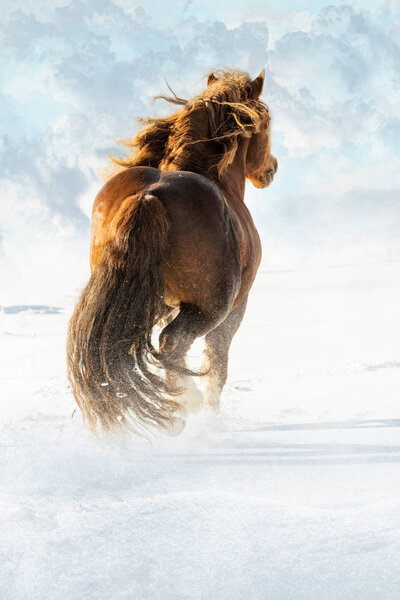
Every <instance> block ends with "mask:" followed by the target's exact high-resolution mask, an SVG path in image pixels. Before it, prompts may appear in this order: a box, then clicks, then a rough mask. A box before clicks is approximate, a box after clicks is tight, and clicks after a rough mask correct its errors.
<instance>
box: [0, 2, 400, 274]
mask: <svg viewBox="0 0 400 600" xmlns="http://www.w3.org/2000/svg"><path fill="white" fill-rule="evenodd" d="M317 4H318V5H320V3H314V5H315V6H316V5H317ZM228 5H229V6H231V7H232V10H231V12H229V10H228V8H229V6H228ZM166 6H167V5H166V4H165V3H159V4H157V3H156V2H145V3H142V6H138V5H137V3H135V2H126V3H125V2H116V1H114V2H112V1H111V0H101V2H98V0H96V1H95V0H86V1H85V2H78V1H76V0H73V1H69V0H58V1H54V0H51V2H41V3H40V6H39V5H38V4H36V3H35V4H32V6H31V7H30V8H29V9H27V8H26V5H25V3H24V2H14V3H13V4H10V8H9V10H8V11H4V18H3V21H2V23H1V24H0V43H1V45H2V47H3V50H4V51H3V52H2V53H1V54H0V78H1V80H2V92H3V95H2V96H0V118H1V119H2V124H3V138H2V140H1V143H0V177H1V178H2V181H3V183H2V208H3V214H6V217H7V218H6V225H4V224H3V225H2V230H3V231H2V234H1V235H2V246H3V255H6V256H7V260H9V261H10V260H17V255H18V253H20V254H21V256H22V255H23V256H24V257H25V256H29V255H33V254H34V253H35V251H36V250H37V249H38V247H39V245H40V244H42V243H43V240H46V242H45V245H44V246H43V248H46V249H43V251H42V253H41V256H42V257H45V256H47V255H48V256H49V258H48V260H49V261H50V259H51V254H52V253H51V247H52V244H55V243H56V240H60V239H64V243H65V244H71V246H70V248H71V252H72V254H73V246H74V244H73V241H74V240H78V239H79V240H81V239H84V238H85V236H87V234H88V215H89V213H90V204H91V197H92V196H93V198H94V195H95V192H96V191H97V189H98V188H99V187H100V186H101V182H100V181H99V180H98V179H97V175H96V173H97V171H98V170H100V169H101V168H102V167H104V166H105V165H106V164H107V161H106V155H107V154H109V153H115V152H118V150H117V147H116V144H115V138H118V137H121V136H129V135H131V134H132V133H133V132H134V130H135V127H136V124H135V117H137V116H140V115H142V116H143V115H146V114H149V113H155V114H164V113H165V112H167V111H168V110H170V107H168V106H164V105H163V104H162V103H161V102H159V103H156V104H154V105H152V104H151V102H150V98H151V96H153V95H154V94H157V93H160V92H162V91H163V90H165V84H164V76H167V78H168V80H169V81H170V83H171V84H172V85H173V87H174V88H175V89H176V91H177V93H178V94H180V95H183V96H190V95H192V94H193V93H197V92H198V91H199V90H200V89H201V87H202V85H204V81H203V80H202V76H203V75H204V74H205V73H206V72H207V71H208V70H211V69H213V68H218V67H224V66H225V67H239V68H242V69H245V70H248V71H249V72H250V73H251V74H254V75H256V74H257V73H258V72H259V70H260V69H261V68H263V67H264V66H267V81H266V85H265V98H266V100H267V102H268V104H269V106H270V108H271V112H272V117H273V129H274V148H273V150H274V152H275V153H276V154H277V156H278V159H279V161H280V169H279V172H278V176H277V179H276V182H274V184H273V186H272V187H271V189H269V190H267V191H266V192H257V194H258V195H257V196H256V195H255V194H256V192H255V193H254V195H253V192H250V198H251V200H250V201H251V203H252V205H253V208H254V211H255V214H256V217H257V219H258V222H259V224H260V227H261V229H262V230H263V231H264V233H265V234H266V235H270V236H271V237H272V238H273V237H274V224H273V222H272V221H271V219H278V220H279V219H281V220H282V222H288V221H287V219H289V220H290V222H291V223H292V224H296V228H297V230H298V231H302V232H304V235H303V236H302V240H303V241H306V240H307V239H308V238H310V239H311V238H312V237H313V232H314V233H316V232H317V229H318V227H320V226H321V219H320V216H321V207H325V208H326V207H327V206H328V204H327V203H326V202H324V201H321V200H320V199H321V197H329V198H332V194H333V195H334V198H336V200H337V202H336V208H335V211H333V212H331V213H329V214H330V218H331V226H332V227H333V228H334V226H335V223H339V222H340V221H341V219H342V218H343V217H344V218H345V217H346V209H345V202H344V198H345V197H348V194H350V195H351V194H353V196H352V197H353V198H354V206H355V207H356V206H357V205H358V206H359V210H360V214H363V211H364V210H365V202H363V201H362V200H361V196H360V194H361V193H362V194H364V195H365V197H368V195H369V194H370V192H371V193H372V192H373V194H372V196H370V197H372V198H373V200H372V201H371V202H370V203H369V205H368V207H369V208H368V211H369V213H370V214H371V215H372V216H371V219H372V218H373V214H374V211H376V214H377V215H378V213H379V215H381V216H382V214H383V213H382V211H381V209H380V206H379V202H380V198H381V196H380V194H382V193H384V194H388V193H396V189H398V185H399V181H398V174H397V171H398V169H397V161H396V158H395V157H396V153H397V154H398V149H399V145H400V134H399V131H400V127H399V123H400V108H399V107H400V102H399V93H400V70H399V69H398V64H399V56H400V50H399V44H398V41H397V40H398V33H399V31H398V29H399V28H398V26H396V24H395V22H394V21H393V19H389V18H388V16H387V15H388V14H389V12H388V11H389V10H392V11H394V10H395V9H396V7H394V8H393V7H389V8H386V13H385V11H384V10H383V9H382V8H379V7H378V8H376V9H375V10H374V11H373V12H372V13H369V12H368V11H363V10H360V9H355V8H354V6H353V7H349V6H333V7H329V8H326V9H323V10H321V11H320V12H319V14H318V15H316V14H315V10H312V8H311V5H310V7H309V8H308V9H307V11H304V9H300V8H299V9H298V10H293V9H286V8H285V6H284V5H282V7H281V8H280V9H279V11H269V10H267V9H266V5H265V4H263V3H255V4H253V5H252V6H251V7H250V9H251V10H250V11H249V13H248V19H249V22H245V16H244V13H243V6H242V4H240V3H234V2H233V3H231V2H229V3H225V4H221V5H219V7H214V4H213V3H211V2H208V1H207V2H202V3H192V4H191V3H187V4H186V5H185V6H183V5H182V6H180V7H178V6H174V7H172V8H171V10H169V9H168V10H167V9H166V8H165V7H166ZM293 6H295V5H293ZM157 7H158V8H159V11H158V12H157V10H158V8H157ZM382 7H383V4H382ZM156 9H157V10H156ZM228 13H229V15H228ZM393 14H394V13H393ZM246 18H247V17H246ZM398 130H399V131H398ZM121 152H122V150H121ZM296 194H298V195H299V196H300V197H301V198H302V207H303V209H304V210H297V209H296V210H295V207H296ZM354 194H355V195H354ZM357 194H358V195H357ZM346 195H347V196H346ZM253 198H254V201H253V200H252V199H253ZM307 198H309V199H310V200H309V201H307ZM304 199H306V200H304ZM268 202H269V203H270V204H269V205H268V204H267V203H268ZM267 205H268V206H270V207H271V206H273V207H274V210H273V212H272V213H268V212H265V206H267ZM306 207H307V208H306ZM325 208H323V210H325ZM395 208H396V207H395V206H394V204H393V203H392V204H390V203H388V202H384V203H383V209H382V210H384V211H386V212H385V214H386V215H387V216H390V215H391V214H392V212H393V211H394V210H395ZM323 210H322V212H323ZM355 214H356V208H354V210H353V211H352V213H351V216H350V218H351V219H353V220H355V219H356V216H355ZM379 218H380V217H379ZM385 218H386V217H385ZM385 218H383V217H382V219H381V221H380V222H381V223H384V222H386V221H388V219H386V221H385ZM328 221H329V220H328ZM389 221H390V219H389ZM393 223H397V221H396V220H393ZM328 225H329V223H325V224H324V227H326V228H327V227H328ZM387 226H388V227H389V225H387ZM394 226H395V225H393V227H394ZM396 226H397V225H396ZM275 229H276V228H275ZM392 229H393V228H391V229H390V231H392ZM278 230H279V228H278ZM278 230H277V231H276V232H275V233H278ZM307 231H308V234H306V232H307ZM325 231H327V229H325ZM388 231H389V230H388ZM279 233H282V231H279ZM286 233H289V232H286ZM375 233H376V234H377V232H376V231H375ZM360 235H361V233H360ZM388 235H389V232H388ZM390 235H391V234H390ZM294 237H296V236H294ZM300 237H301V236H300ZM86 239H87V237H86ZM23 241H24V243H25V249H24V251H23V252H22V250H21V248H22V246H23ZM78 246H79V248H80V252H81V246H80V245H79V244H78V245H77V247H78ZM41 247H42V246H41ZM24 260H25V258H24ZM65 260H66V261H67V263H68V260H70V261H71V264H72V262H73V261H74V260H75V258H73V257H72V255H71V257H68V256H66V257H65ZM20 264H21V265H23V264H24V261H23V260H22V258H21V260H20ZM74 264H75V263H74ZM48 265H50V262H49V263H48ZM21 268H22V267H21Z"/></svg>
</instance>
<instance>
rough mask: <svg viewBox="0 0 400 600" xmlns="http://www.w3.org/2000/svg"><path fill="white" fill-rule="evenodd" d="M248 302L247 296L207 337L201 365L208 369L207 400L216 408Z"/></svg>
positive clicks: (206, 382)
mask: <svg viewBox="0 0 400 600" xmlns="http://www.w3.org/2000/svg"><path fill="white" fill-rule="evenodd" d="M246 304H247V298H246V299H245V300H244V301H243V302H242V304H240V305H239V306H238V307H236V308H235V309H234V310H233V311H232V312H230V313H229V314H228V316H227V317H226V319H225V320H224V321H222V323H220V325H218V327H216V328H215V329H213V330H212V331H210V332H209V333H207V335H206V337H205V348H204V361H203V364H202V367H201V370H202V371H208V373H207V375H206V376H205V377H204V393H205V402H206V404H207V405H208V406H210V407H211V408H214V409H216V410H217V409H218V408H219V399H220V395H221V392H222V388H223V387H224V385H225V382H226V379H227V376H228V352H229V347H230V345H231V342H232V339H233V336H234V335H235V333H236V332H237V330H238V328H239V325H240V323H241V322H242V319H243V316H244V313H245V310H246Z"/></svg>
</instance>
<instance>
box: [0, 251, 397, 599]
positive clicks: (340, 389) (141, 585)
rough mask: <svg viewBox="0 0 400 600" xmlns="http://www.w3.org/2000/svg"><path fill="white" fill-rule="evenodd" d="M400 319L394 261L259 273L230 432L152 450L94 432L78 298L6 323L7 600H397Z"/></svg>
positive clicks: (219, 430) (164, 442)
mask: <svg viewBox="0 0 400 600" xmlns="http://www.w3.org/2000/svg"><path fill="white" fill-rule="evenodd" d="M399 305H400V263H398V262H393V263H385V264H377V265H374V266H371V265H369V266H360V265H359V266H337V267H331V268H322V267H321V268H315V269H309V270H307V269H305V270H303V271H301V270H296V271H285V272H282V271H281V272H267V271H264V272H262V273H260V274H259V276H258V279H257V282H256V284H255V286H254V289H253V293H252V297H251V302H250V305H249V308H248V313H247V315H246V319H245V321H244V323H243V325H242V327H241V329H240V330H239V332H238V334H237V336H236V338H235V341H234V343H233V345H232V349H231V368H230V377H229V381H228V384H227V386H226V389H225V391H224V396H223V402H222V410H221V416H220V418H219V419H218V420H217V419H215V418H214V419H213V418H210V417H209V416H207V415H206V416H204V415H203V416H200V417H197V418H195V419H193V420H192V421H191V422H190V423H189V424H188V426H187V429H186V430H185V431H184V433H183V434H182V435H181V436H179V437H177V438H169V437H166V436H160V438H159V439H156V440H154V442H153V444H149V443H146V442H143V441H138V440H135V439H116V438H111V439H107V438H104V437H99V438H96V437H94V436H92V435H91V434H89V433H88V432H87V431H86V429H85V428H84V427H83V425H82V422H81V417H80V414H79V412H78V411H75V404H74V401H73V398H72V395H71V393H70V391H69V390H68V388H67V382H66V378H65V352H64V346H65V330H66V324H67V320H68V317H69V314H70V312H71V310H72V303H71V300H66V301H65V302H60V303H59V304H58V305H57V306H47V305H46V306H45V305H30V306H29V305H22V306H20V305H8V306H5V307H3V314H2V317H1V318H2V325H1V331H2V333H1V346H0V365H1V374H0V378H1V381H0V384H1V414H0V435H1V437H0V444H1V459H0V461H1V462H0V465H1V466H0V468H1V490H0V531H1V535H0V565H1V566H0V598H2V599H3V600H25V599H26V600H44V599H46V600H48V599H49V600H69V599H71V600H77V599H79V600H81V599H82V600H103V599H107V600H108V599H112V600H122V599H124V600H125V599H126V600H132V599H142V598H143V599H153V598H154V599H155V598H157V599H162V600H167V599H171V600H175V599H184V598H187V599H207V600H208V599H218V600H219V599H229V600H234V599H239V598H240V599H246V600H251V599H257V600H258V599H271V600H278V599H282V600H288V599H292V598H293V599H296V600H300V599H304V600H314V599H315V600H325V599H335V600H336V599H340V600H347V599H348V600H364V599H365V600H367V599H368V600H370V599H371V600H378V599H379V600H380V599H382V600H392V599H393V600H397V598H399V594H400V574H399V557H400V468H399V467H400V464H399V463H400V410H399V406H398V398H399V389H400V345H399V340H400V320H399V319H398V307H399ZM199 352H200V345H199V344H197V345H195V347H194V348H193V349H192V356H193V360H194V361H195V360H196V358H198V356H199Z"/></svg>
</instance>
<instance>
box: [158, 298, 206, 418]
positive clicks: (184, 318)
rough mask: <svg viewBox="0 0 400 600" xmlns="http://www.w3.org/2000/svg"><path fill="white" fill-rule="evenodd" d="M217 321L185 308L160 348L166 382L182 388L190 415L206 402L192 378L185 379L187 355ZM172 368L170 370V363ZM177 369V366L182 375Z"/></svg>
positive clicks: (164, 332) (168, 328) (162, 336)
mask: <svg viewBox="0 0 400 600" xmlns="http://www.w3.org/2000/svg"><path fill="white" fill-rule="evenodd" d="M214 322H215V319H214V318H213V317H210V316H209V315H208V314H206V313H204V312H202V311H201V310H200V309H199V308H198V307H197V306H195V305H192V304H183V303H182V304H181V306H180V310H179V313H178V315H177V316H176V317H175V319H174V320H173V321H171V322H170V323H169V324H168V325H167V326H166V327H165V328H164V329H163V330H162V332H161V334H160V339H159V347H160V350H159V352H160V354H161V357H162V358H163V359H164V362H165V364H166V369H165V373H166V380H167V382H168V383H171V384H172V385H173V386H176V387H181V388H182V391H183V394H182V399H181V402H182V405H183V408H184V409H185V411H186V412H197V411H198V410H199V409H200V408H201V406H202V404H203V402H202V393H201V391H200V390H199V389H198V388H197V387H196V386H195V384H194V382H193V380H192V378H191V377H189V376H187V375H185V373H184V370H185V369H186V353H187V352H188V350H189V348H190V346H191V345H192V344H193V342H194V340H195V339H196V338H198V337H201V336H202V335H204V334H205V333H206V332H207V331H209V330H210V329H211V328H212V326H213V323H214ZM169 361H170V362H171V368H168V362H169ZM173 366H177V367H178V369H181V370H182V372H181V373H179V371H177V370H176V369H174V368H173Z"/></svg>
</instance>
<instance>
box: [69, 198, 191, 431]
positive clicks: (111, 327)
mask: <svg viewBox="0 0 400 600" xmlns="http://www.w3.org/2000/svg"><path fill="white" fill-rule="evenodd" d="M121 215H122V216H121ZM168 231H169V220H168V216H167V211H166V209H165V206H164V205H163V204H162V202H161V201H160V200H159V199H158V198H156V197H155V196H153V195H151V194H149V193H144V194H141V195H138V196H133V197H129V198H127V199H126V200H125V202H124V205H123V206H122V207H121V209H120V210H119V211H118V214H117V215H116V217H115V218H114V220H113V221H112V222H111V224H110V230H109V233H110V240H111V241H110V242H109V243H108V245H107V247H106V249H105V252H104V255H103V259H102V260H101V261H100V262H99V264H98V265H97V266H96V268H95V269H94V271H93V273H92V276H91V278H90V280H89V283H88V284H87V286H86V288H85V289H84V290H83V292H82V294H81V297H80V298H79V301H78V304H77V305H76V307H75V311H74V313H73V315H72V317H71V320H70V322H69V328H68V341H67V355H68V377H69V380H70V382H71V386H72V390H73V393H74V396H75V398H76V401H77V403H78V406H79V407H80V409H81V411H82V414H83V416H84V419H85V420H86V421H87V422H88V423H89V425H90V427H91V428H92V429H95V428H96V425H97V424H98V423H99V424H100V425H101V426H102V427H103V428H104V429H112V428H114V427H115V426H118V425H128V426H129V425H134V427H135V428H136V429H137V428H138V426H139V429H140V428H141V427H140V426H144V427H145V428H146V427H156V428H166V427H168V426H169V425H171V424H172V423H173V422H174V420H175V418H176V415H177V413H179V410H180V405H179V403H178V402H176V400H174V398H173V395H174V393H176V392H177V391H176V390H173V389H172V388H170V387H169V386H168V385H167V383H166V382H165V381H164V379H163V378H162V377H160V376H159V375H157V374H156V373H154V371H151V370H150V365H151V363H154V362H155V359H154V357H153V355H152V352H153V351H154V350H153V346H152V343H151V333H152V329H153V326H154V324H155V323H156V322H157V321H158V320H159V319H160V318H162V317H163V314H164V312H165V304H164V275H163V267H162V261H163V255H164V251H165V248H166V243H167V238H168ZM159 366H162V365H160V363H159Z"/></svg>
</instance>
